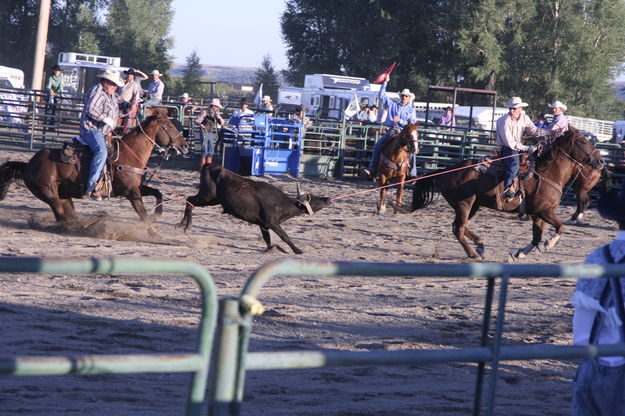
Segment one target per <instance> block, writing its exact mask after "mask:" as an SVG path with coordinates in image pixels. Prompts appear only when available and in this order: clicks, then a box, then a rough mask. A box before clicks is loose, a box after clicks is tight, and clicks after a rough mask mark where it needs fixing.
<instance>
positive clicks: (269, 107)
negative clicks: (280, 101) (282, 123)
mask: <svg viewBox="0 0 625 416" xmlns="http://www.w3.org/2000/svg"><path fill="white" fill-rule="evenodd" d="M259 109H260V110H263V111H273V104H272V103H271V97H270V96H268V95H264V96H263V99H262V100H261V102H260V108H259Z"/></svg>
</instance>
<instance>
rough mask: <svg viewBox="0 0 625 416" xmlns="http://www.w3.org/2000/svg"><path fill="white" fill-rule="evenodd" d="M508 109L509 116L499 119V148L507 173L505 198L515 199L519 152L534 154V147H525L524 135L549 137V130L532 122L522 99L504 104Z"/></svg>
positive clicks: (514, 99)
mask: <svg viewBox="0 0 625 416" xmlns="http://www.w3.org/2000/svg"><path fill="white" fill-rule="evenodd" d="M504 106H505V107H507V108H508V114H506V115H505V116H501V117H499V119H497V146H501V157H505V159H503V163H504V166H505V167H506V172H505V174H504V178H503V185H504V187H503V189H504V192H503V197H504V198H506V199H510V198H514V196H515V195H516V193H515V190H514V187H513V185H514V180H515V178H516V175H517V173H519V152H527V153H530V154H531V153H534V152H535V151H536V148H535V147H534V146H527V145H524V144H523V142H522V140H521V139H522V138H523V135H531V136H539V137H544V136H548V135H549V133H550V132H549V130H547V129H541V128H538V127H536V126H535V125H534V123H533V122H532V120H531V119H530V118H529V117H528V116H527V115H526V114H525V112H524V111H523V109H524V108H525V107H527V106H528V104H527V103H524V102H523V100H522V99H521V98H520V97H512V98H510V99H509V100H508V101H506V103H505V104H504Z"/></svg>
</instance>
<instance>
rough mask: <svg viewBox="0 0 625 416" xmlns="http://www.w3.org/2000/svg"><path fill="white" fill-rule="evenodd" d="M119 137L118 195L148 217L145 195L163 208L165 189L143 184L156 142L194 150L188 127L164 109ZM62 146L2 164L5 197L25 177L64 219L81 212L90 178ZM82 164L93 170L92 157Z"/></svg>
mask: <svg viewBox="0 0 625 416" xmlns="http://www.w3.org/2000/svg"><path fill="white" fill-rule="evenodd" d="M118 142H119V156H118V158H117V159H116V160H115V161H114V162H113V167H114V169H113V170H112V195H113V196H125V197H126V198H128V200H130V203H131V204H132V206H133V208H134V209H135V211H136V212H137V214H138V215H139V217H140V218H141V220H143V221H147V220H148V214H147V212H146V210H145V207H144V205H143V200H142V199H141V197H142V196H154V197H155V198H156V202H157V206H156V209H155V214H156V215H160V214H162V212H163V208H162V195H161V193H160V192H159V191H158V190H157V189H154V188H150V187H148V186H145V185H142V182H143V173H144V169H145V166H146V164H147V162H148V159H149V157H150V154H151V153H152V149H154V147H155V146H158V147H160V146H164V147H167V148H168V149H167V151H169V150H170V149H173V150H174V151H175V152H176V153H187V152H188V150H189V146H188V145H187V143H186V141H185V139H184V138H183V137H182V133H181V132H180V131H178V129H176V127H175V126H174V125H173V123H172V122H171V120H169V118H167V116H166V115H164V114H162V113H160V112H159V113H156V114H155V115H153V116H150V117H148V118H147V119H145V121H144V122H143V123H141V125H139V126H137V127H135V128H134V129H133V130H131V131H130V132H129V133H128V134H127V135H125V136H124V137H123V138H121V139H119V140H118ZM163 150H165V149H163ZM62 152H63V150H62V149H48V148H43V149H41V150H40V151H38V152H37V153H36V154H35V155H34V156H33V157H32V158H31V159H30V161H29V162H28V163H25V162H12V161H10V162H6V163H5V164H3V165H2V166H0V201H1V200H3V199H4V198H5V197H6V194H7V191H8V188H9V185H10V184H11V182H13V180H15V179H24V183H25V184H26V186H27V187H28V189H29V190H30V191H31V192H32V193H33V195H35V196H36V197H37V198H39V199H40V200H42V201H43V202H45V203H46V204H48V205H49V206H50V208H51V209H52V212H53V213H54V217H55V218H56V220H57V221H58V222H63V221H68V220H71V219H73V218H74V217H75V215H76V214H75V211H74V204H73V202H72V198H81V197H82V194H83V188H84V182H85V181H86V178H84V179H83V176H84V175H83V172H82V171H81V170H79V169H78V168H77V165H75V164H72V163H66V162H63V161H62ZM81 164H82V165H83V166H82V170H85V169H86V170H87V171H88V170H89V161H82V162H81ZM85 165H86V166H85ZM78 166H80V165H78Z"/></svg>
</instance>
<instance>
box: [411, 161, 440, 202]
mask: <svg viewBox="0 0 625 416" xmlns="http://www.w3.org/2000/svg"><path fill="white" fill-rule="evenodd" d="M444 170H445V169H440V170H437V171H436V172H433V173H438V172H443V171H444ZM437 192H438V190H437V184H436V176H428V177H427V178H423V179H419V180H418V181H415V183H414V185H413V188H412V210H413V211H416V210H418V209H421V208H425V207H427V206H428V205H430V204H431V203H432V202H433V201H434V196H435V195H436V193H437Z"/></svg>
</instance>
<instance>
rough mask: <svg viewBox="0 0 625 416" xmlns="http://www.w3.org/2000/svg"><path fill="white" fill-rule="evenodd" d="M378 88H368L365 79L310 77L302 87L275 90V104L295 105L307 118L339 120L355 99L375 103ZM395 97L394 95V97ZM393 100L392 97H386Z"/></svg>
mask: <svg viewBox="0 0 625 416" xmlns="http://www.w3.org/2000/svg"><path fill="white" fill-rule="evenodd" d="M379 91H380V84H371V83H370V82H369V81H367V80H366V79H364V78H357V77H347V76H344V75H329V74H312V75H306V77H305V78H304V87H302V88H299V87H282V88H280V89H279V90H278V104H296V105H301V106H303V107H304V108H305V109H306V114H308V115H312V116H314V115H317V114H318V115H319V117H320V118H325V119H335V120H339V119H341V117H343V111H344V110H345V109H346V108H347V106H348V105H349V103H350V101H351V100H352V99H353V98H354V93H355V94H356V96H357V97H358V100H359V103H360V105H361V106H363V105H373V104H376V103H377V96H378V93H379ZM395 95H396V94H395ZM389 96H391V97H393V96H394V94H393V93H389Z"/></svg>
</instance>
